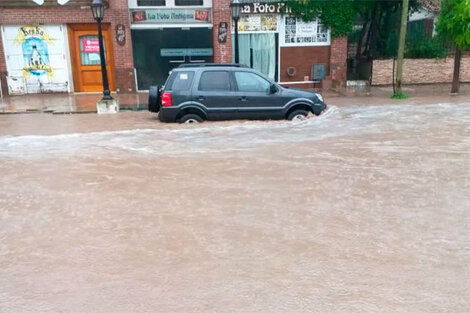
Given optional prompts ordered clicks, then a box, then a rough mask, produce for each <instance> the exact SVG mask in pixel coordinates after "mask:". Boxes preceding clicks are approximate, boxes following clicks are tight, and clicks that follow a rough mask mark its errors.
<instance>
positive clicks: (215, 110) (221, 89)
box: [193, 70, 238, 119]
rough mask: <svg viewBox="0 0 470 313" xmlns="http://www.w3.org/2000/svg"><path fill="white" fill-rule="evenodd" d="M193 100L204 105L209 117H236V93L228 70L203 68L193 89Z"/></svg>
mask: <svg viewBox="0 0 470 313" xmlns="http://www.w3.org/2000/svg"><path fill="white" fill-rule="evenodd" d="M193 101H195V102H197V103H199V104H201V105H202V106H204V107H205V109H206V111H207V115H208V118H209V119H230V118H236V116H235V114H236V111H237V102H238V100H237V95H236V92H235V88H234V83H233V80H232V77H231V75H230V72H229V71H227V70H203V71H201V73H200V77H199V83H198V86H196V87H195V88H194V89H193Z"/></svg>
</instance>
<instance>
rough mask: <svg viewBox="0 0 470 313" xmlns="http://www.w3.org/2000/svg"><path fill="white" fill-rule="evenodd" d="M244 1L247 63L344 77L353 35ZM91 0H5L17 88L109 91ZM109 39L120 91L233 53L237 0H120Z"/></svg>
mask: <svg viewBox="0 0 470 313" xmlns="http://www.w3.org/2000/svg"><path fill="white" fill-rule="evenodd" d="M241 2H242V3H244V7H243V11H242V16H241V18H240V22H239V51H240V63H243V64H245V65H248V66H250V67H253V68H255V69H257V70H259V71H261V72H262V73H264V74H265V75H266V76H268V77H270V78H271V79H273V80H275V81H277V82H279V83H281V84H283V85H286V86H293V87H302V88H324V89H325V88H329V87H330V86H331V85H334V86H341V85H343V84H344V82H345V80H346V54H347V40H346V38H339V39H332V38H331V36H330V31H329V30H328V29H327V28H326V27H325V26H324V25H322V24H321V21H319V20H316V21H312V22H310V23H305V22H303V21H301V20H300V19H297V18H295V17H292V16H289V15H285V14H281V6H280V5H279V4H277V3H273V1H272V0H265V1H264V2H255V1H252V0H242V1H241ZM90 4H91V0H70V1H69V2H68V3H67V4H66V5H63V6H60V5H58V4H57V1H56V0H45V3H44V4H43V5H42V6H38V5H37V4H35V3H34V2H33V1H32V0H20V1H5V0H0V26H1V32H0V36H1V39H0V79H1V81H2V85H3V88H4V91H6V92H8V93H9V94H27V93H40V92H44V93H46V92H91V91H101V88H102V87H101V72H100V66H99V63H100V59H99V54H98V41H97V28H96V23H95V21H94V20H93V18H92V14H91V10H90ZM107 5H108V8H107V10H106V11H105V18H104V21H103V26H104V39H105V50H106V56H107V66H108V74H109V81H110V87H111V89H112V90H113V91H117V92H134V91H136V90H137V91H145V90H148V88H149V86H150V85H153V84H159V85H161V84H163V83H164V81H165V79H166V77H167V76H168V72H169V71H170V70H171V69H172V68H174V67H176V66H178V65H180V64H182V63H202V62H217V63H231V62H232V61H233V50H234V49H233V48H234V36H233V31H234V28H233V23H232V18H231V14H230V12H231V11H230V0H113V1H108V2H107Z"/></svg>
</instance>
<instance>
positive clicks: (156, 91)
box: [148, 86, 160, 113]
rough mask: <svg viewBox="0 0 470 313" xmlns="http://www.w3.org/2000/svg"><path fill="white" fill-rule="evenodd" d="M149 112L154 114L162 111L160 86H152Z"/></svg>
mask: <svg viewBox="0 0 470 313" xmlns="http://www.w3.org/2000/svg"><path fill="white" fill-rule="evenodd" d="M148 110H149V111H150V112H154V113H158V111H160V87H159V86H150V89H149V107H148Z"/></svg>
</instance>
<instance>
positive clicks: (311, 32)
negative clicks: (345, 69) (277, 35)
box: [281, 16, 330, 46]
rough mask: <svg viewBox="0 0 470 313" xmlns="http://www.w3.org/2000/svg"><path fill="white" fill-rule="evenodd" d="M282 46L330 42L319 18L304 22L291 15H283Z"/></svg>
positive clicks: (315, 44) (326, 43)
mask: <svg viewBox="0 0 470 313" xmlns="http://www.w3.org/2000/svg"><path fill="white" fill-rule="evenodd" d="M282 24H283V31H282V33H283V35H282V36H281V45H283V46H321V45H329V44H330V33H329V30H328V28H327V27H325V26H324V25H322V24H320V22H319V20H315V21H312V22H304V21H302V20H301V19H299V18H296V17H293V16H285V17H284V20H283V23H282Z"/></svg>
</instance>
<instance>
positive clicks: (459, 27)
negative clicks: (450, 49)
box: [437, 0, 470, 93]
mask: <svg viewBox="0 0 470 313" xmlns="http://www.w3.org/2000/svg"><path fill="white" fill-rule="evenodd" d="M437 32H438V33H439V34H440V35H442V36H444V37H446V38H449V39H450V40H452V42H453V43H454V44H455V55H454V75H453V78H452V89H451V93H458V92H459V87H460V81H459V80H460V79H459V77H460V60H461V56H462V53H461V51H462V50H464V49H466V48H468V47H470V0H443V2H442V7H441V13H440V14H439V19H438V22H437Z"/></svg>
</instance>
